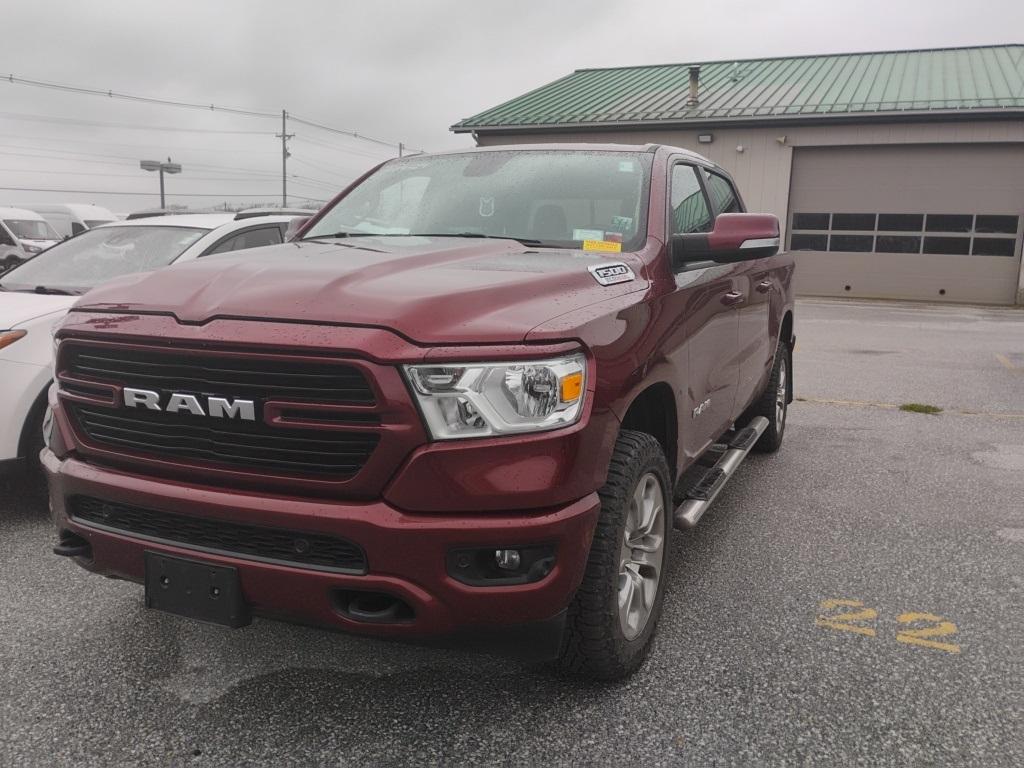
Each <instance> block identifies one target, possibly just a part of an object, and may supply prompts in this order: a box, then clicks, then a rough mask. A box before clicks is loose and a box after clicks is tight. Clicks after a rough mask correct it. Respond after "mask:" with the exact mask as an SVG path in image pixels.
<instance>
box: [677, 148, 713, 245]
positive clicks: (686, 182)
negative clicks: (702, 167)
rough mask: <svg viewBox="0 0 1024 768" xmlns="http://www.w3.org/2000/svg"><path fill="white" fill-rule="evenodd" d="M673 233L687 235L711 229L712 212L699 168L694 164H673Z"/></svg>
mask: <svg viewBox="0 0 1024 768" xmlns="http://www.w3.org/2000/svg"><path fill="white" fill-rule="evenodd" d="M670 202H671V205H672V234H673V235H685V234H688V233H692V232H709V231H710V230H711V212H710V211H709V210H708V201H707V199H706V198H705V197H704V190H703V189H701V186H700V181H699V180H698V179H697V170H696V168H694V167H693V166H692V165H674V166H672V191H671V198H670Z"/></svg>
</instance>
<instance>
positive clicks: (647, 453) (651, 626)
mask: <svg viewBox="0 0 1024 768" xmlns="http://www.w3.org/2000/svg"><path fill="white" fill-rule="evenodd" d="M652 475H653V477H654V478H656V480H657V483H658V485H659V486H660V489H661V494H662V501H663V513H662V514H661V525H660V526H655V527H654V528H658V527H660V528H662V531H661V535H662V537H663V538H662V545H661V552H662V554H661V565H660V571H659V572H658V581H657V585H656V588H655V591H654V599H653V601H652V602H651V603H650V604H651V608H650V613H649V614H648V615H647V617H646V620H645V623H643V624H642V626H641V627H639V634H636V636H635V637H633V638H628V637H627V636H626V633H625V631H624V629H623V625H622V620H621V619H620V608H619V588H620V583H623V584H624V582H620V572H621V571H622V570H623V560H622V553H623V550H624V546H623V537H624V534H625V532H626V527H627V518H628V517H629V515H630V502H631V500H632V499H633V496H634V493H635V492H636V491H637V490H638V488H639V486H640V483H641V481H644V483H645V484H646V485H647V487H648V488H652V489H653V485H652V484H651V483H650V481H649V478H650V477H651V476H652ZM669 477H670V473H669V468H668V464H667V463H666V461H665V455H664V453H663V452H662V450H661V446H660V445H659V444H658V441H657V440H655V439H654V438H653V437H651V436H650V435H648V434H646V433H644V432H635V431H632V430H622V431H621V432H620V433H619V437H618V440H617V441H616V443H615V450H614V453H613V454H612V460H611V465H610V467H609V469H608V479H607V481H606V482H605V484H604V486H603V487H602V488H601V490H600V491H598V494H599V496H600V497H601V513H600V518H599V519H598V523H597V529H596V530H595V531H594V540H593V543H592V544H591V547H590V556H589V558H588V560H587V569H586V572H585V573H584V576H583V581H582V583H581V584H580V587H579V589H578V590H577V592H576V595H575V596H574V597H573V600H572V603H571V604H570V605H569V611H568V616H567V621H566V630H565V636H564V638H563V642H562V651H561V654H560V657H559V660H558V666H559V667H560V668H561V669H562V670H563V671H565V672H568V673H571V674H577V675H582V676H585V677H589V678H593V679H599V680H618V679H621V678H624V677H626V676H628V675H630V674H632V673H633V672H634V671H636V670H637V669H638V668H639V667H640V665H641V664H643V661H644V659H645V658H646V656H647V651H648V648H649V646H650V641H651V637H652V636H653V635H654V631H655V628H656V627H657V624H658V617H659V616H660V614H661V607H662V601H663V599H664V593H665V583H666V581H667V579H666V578H665V574H666V572H667V571H666V569H667V567H668V561H669V553H670V551H671V546H670V544H671V541H670V537H671V533H672V506H671V504H672V491H671V487H672V486H671V483H670V481H669ZM652 530H653V528H652Z"/></svg>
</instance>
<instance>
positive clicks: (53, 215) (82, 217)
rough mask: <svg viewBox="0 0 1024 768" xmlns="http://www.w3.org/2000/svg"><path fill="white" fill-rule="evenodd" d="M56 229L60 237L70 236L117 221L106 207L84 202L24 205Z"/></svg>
mask: <svg viewBox="0 0 1024 768" xmlns="http://www.w3.org/2000/svg"><path fill="white" fill-rule="evenodd" d="M24 207H25V208H28V209H29V210H30V211H35V212H36V213H38V214H39V215H40V216H42V217H43V218H44V219H46V220H47V221H48V222H50V225H51V226H52V227H53V228H54V229H55V230H57V234H59V235H60V236H61V237H71V236H72V235H77V234H78V233H79V232H85V230H87V229H92V228H93V227H98V226H99V225H100V224H109V223H110V222H112V221H117V217H116V216H115V215H114V214H112V213H111V212H110V211H108V210H107V209H106V208H101V207H100V206H98V205H86V204H85V203H61V204H59V205H58V204H54V205H26V206H24Z"/></svg>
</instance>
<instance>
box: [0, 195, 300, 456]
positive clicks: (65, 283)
mask: <svg viewBox="0 0 1024 768" xmlns="http://www.w3.org/2000/svg"><path fill="white" fill-rule="evenodd" d="M274 213H275V212H274V211H262V210H256V211H243V212H242V213H239V214H230V213H224V214H220V213H201V214H183V215H174V216H159V217H153V218H140V219H133V220H131V221H122V222H116V223H112V224H104V225H103V226H99V227H96V228H95V229H90V230H87V231H85V232H83V233H81V234H80V235H78V236H76V237H73V238H71V239H70V240H66V241H64V242H63V243H58V244H57V245H55V246H53V247H52V248H50V249H49V250H47V251H44V252H43V253H41V254H39V255H38V256H37V257H35V258H34V259H32V260H31V261H27V262H25V263H24V264H21V265H20V266H18V267H15V268H14V269H12V270H11V271H10V272H7V273H5V274H3V275H2V276H0V467H2V466H4V465H8V464H13V463H15V462H17V461H18V460H19V459H21V458H26V457H27V458H28V459H29V461H30V462H33V463H34V462H35V461H36V459H37V458H38V455H39V450H40V449H41V447H42V420H43V415H44V413H45V411H46V390H47V388H48V387H49V385H50V377H51V353H52V340H51V334H52V331H53V328H54V326H55V325H56V324H57V323H58V321H59V320H60V319H61V318H62V317H63V316H64V315H65V314H66V313H67V311H68V309H70V308H71V305H72V304H74V303H75V301H77V299H78V297H79V296H80V295H82V294H83V293H85V292H87V291H89V290H90V289H92V288H95V287H96V286H97V285H100V284H101V283H104V282H106V281H107V280H111V279H113V278H115V277H120V276H121V275H127V274H132V273H134V272H148V271H150V270H154V269H159V268H160V267H164V266H167V265H168V264H171V263H174V262H182V261H187V260H190V259H197V258H201V257H203V256H208V255H211V254H216V253H227V252H228V251H238V250H241V249H243V248H255V247H258V246H262V245H274V244H277V243H281V242H284V240H285V237H286V233H287V231H288V225H289V223H291V222H292V220H293V218H294V214H292V215H273V214H274ZM289 213H291V212H289Z"/></svg>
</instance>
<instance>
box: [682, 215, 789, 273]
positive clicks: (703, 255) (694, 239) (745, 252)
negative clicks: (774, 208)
mask: <svg viewBox="0 0 1024 768" xmlns="http://www.w3.org/2000/svg"><path fill="white" fill-rule="evenodd" d="M778 251H779V219H778V217H777V216H773V215H772V214H770V213H721V214H719V215H718V218H716V219H715V227H714V229H712V230H711V231H710V232H700V233H696V234H691V235H672V268H673V269H675V270H678V269H681V268H682V267H683V266H684V265H686V264H688V263H691V262H695V261H714V262H717V263H719V264H733V263H735V262H738V261H751V260H753V259H763V258H765V257H767V256H774V255H775V254H776V253H778Z"/></svg>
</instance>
